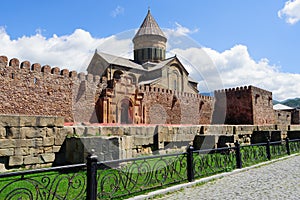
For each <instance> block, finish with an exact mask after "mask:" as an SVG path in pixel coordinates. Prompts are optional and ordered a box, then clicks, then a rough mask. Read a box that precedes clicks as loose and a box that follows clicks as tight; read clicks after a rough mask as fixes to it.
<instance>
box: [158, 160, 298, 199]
mask: <svg viewBox="0 0 300 200" xmlns="http://www.w3.org/2000/svg"><path fill="white" fill-rule="evenodd" d="M154 199H160V200H162V199H168V200H175V199H180V200H185V199H222V200H223V199H247V200H248V199H295V200H296V199H297V200H298V199H300V155H298V156H292V157H289V158H287V159H283V160H280V161H277V162H273V163H271V164H267V165H263V166H260V167H257V168H252V169H249V170H246V171H242V172H238V173H232V174H230V175H227V176H224V177H222V178H218V179H215V180H212V181H210V182H207V183H204V184H202V185H198V186H193V187H188V188H184V189H181V190H179V191H177V192H173V193H171V194H167V195H164V196H162V197H161V196H157V197H156V198H155V197H154Z"/></svg>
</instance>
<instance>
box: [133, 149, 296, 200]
mask: <svg viewBox="0 0 300 200" xmlns="http://www.w3.org/2000/svg"><path fill="white" fill-rule="evenodd" d="M298 155H299V154H298V153H296V154H292V155H289V156H284V157H281V158H277V159H274V160H270V161H265V162H262V163H258V164H255V165H252V166H249V167H245V168H242V169H235V170H233V171H231V172H223V173H221V174H216V175H213V176H209V177H205V178H201V179H198V180H195V181H193V182H188V183H183V184H179V185H174V186H171V187H168V188H165V189H160V190H156V191H153V192H149V193H147V194H142V195H139V196H135V197H131V198H128V200H143V199H151V198H154V197H155V196H158V195H166V194H168V193H174V192H177V191H179V190H181V189H184V188H188V187H193V186H195V185H197V184H201V183H206V182H209V181H212V180H214V179H220V178H223V177H225V176H230V175H234V174H237V173H241V172H244V171H248V170H250V169H254V168H257V167H261V166H264V165H268V164H271V163H274V162H277V161H281V160H285V159H288V158H291V157H294V156H298Z"/></svg>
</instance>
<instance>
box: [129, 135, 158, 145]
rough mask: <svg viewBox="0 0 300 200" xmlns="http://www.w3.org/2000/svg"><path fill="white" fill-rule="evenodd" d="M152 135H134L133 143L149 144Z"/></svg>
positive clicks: (151, 141)
mask: <svg viewBox="0 0 300 200" xmlns="http://www.w3.org/2000/svg"><path fill="white" fill-rule="evenodd" d="M153 143H154V142H153V136H150V137H147V136H141V135H136V136H134V145H135V146H136V145H140V146H141V145H150V144H153Z"/></svg>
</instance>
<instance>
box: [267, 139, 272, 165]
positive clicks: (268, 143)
mask: <svg viewBox="0 0 300 200" xmlns="http://www.w3.org/2000/svg"><path fill="white" fill-rule="evenodd" d="M270 146H271V145H270V139H269V138H268V140H267V146H266V152H267V158H268V160H271V147H270Z"/></svg>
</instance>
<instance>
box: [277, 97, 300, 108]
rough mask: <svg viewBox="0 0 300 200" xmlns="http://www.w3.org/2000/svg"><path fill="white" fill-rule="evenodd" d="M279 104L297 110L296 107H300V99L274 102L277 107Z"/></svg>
mask: <svg viewBox="0 0 300 200" xmlns="http://www.w3.org/2000/svg"><path fill="white" fill-rule="evenodd" d="M278 103H281V104H283V105H286V106H290V107H293V108H296V107H300V98H294V99H287V100H284V101H276V100H273V105H276V104H278Z"/></svg>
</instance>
